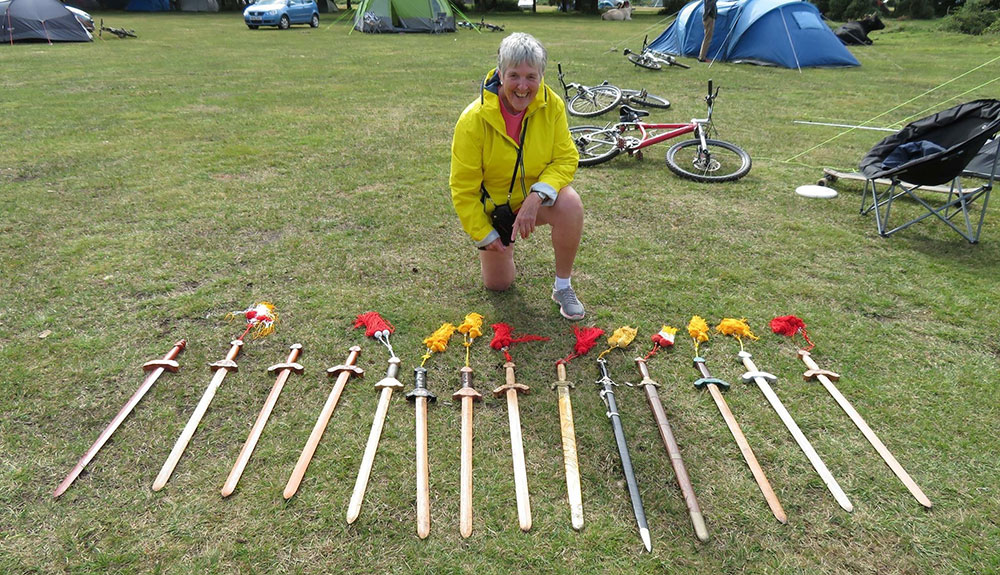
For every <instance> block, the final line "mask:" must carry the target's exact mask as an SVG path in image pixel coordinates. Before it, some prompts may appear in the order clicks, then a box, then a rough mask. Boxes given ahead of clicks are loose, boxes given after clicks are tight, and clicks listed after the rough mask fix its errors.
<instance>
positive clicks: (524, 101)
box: [500, 63, 542, 114]
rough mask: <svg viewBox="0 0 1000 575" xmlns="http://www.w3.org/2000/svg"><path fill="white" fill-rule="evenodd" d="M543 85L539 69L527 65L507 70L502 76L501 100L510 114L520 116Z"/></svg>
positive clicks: (519, 65)
mask: <svg viewBox="0 0 1000 575" xmlns="http://www.w3.org/2000/svg"><path fill="white" fill-rule="evenodd" d="M541 85H542V75H541V74H540V73H539V72H538V69H537V68H535V67H534V66H531V65H530V64H527V63H522V64H518V65H517V66H513V67H510V68H507V69H506V70H504V71H503V74H501V76H500V99H501V100H503V103H504V105H505V106H506V108H507V111H508V112H511V113H514V114H520V113H521V112H523V111H525V110H526V109H527V108H528V105H529V104H531V102H532V101H534V99H535V95H537V94H538V88H539V86H541Z"/></svg>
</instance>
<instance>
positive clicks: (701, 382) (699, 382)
mask: <svg viewBox="0 0 1000 575" xmlns="http://www.w3.org/2000/svg"><path fill="white" fill-rule="evenodd" d="M699 359H700V358H699ZM702 361H704V360H702ZM709 384H714V385H718V386H719V387H721V388H722V389H724V390H728V389H729V383H728V382H725V381H722V380H721V379H719V378H717V377H702V378H699V379H696V380H695V382H694V386H695V387H696V388H698V389H701V388H703V387H705V386H706V385H709Z"/></svg>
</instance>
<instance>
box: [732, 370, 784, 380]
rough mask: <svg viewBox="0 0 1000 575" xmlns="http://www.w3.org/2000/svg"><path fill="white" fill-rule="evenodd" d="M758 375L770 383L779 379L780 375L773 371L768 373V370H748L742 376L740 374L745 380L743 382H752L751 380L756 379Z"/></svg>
mask: <svg viewBox="0 0 1000 575" xmlns="http://www.w3.org/2000/svg"><path fill="white" fill-rule="evenodd" d="M758 377H759V378H762V379H763V380H764V381H766V382H768V383H774V382H776V381H778V376H776V375H774V374H773V373H768V372H766V371H760V370H757V371H748V372H746V373H744V374H743V375H742V376H740V379H741V380H742V381H743V383H750V382H751V381H754V380H755V379H757V378H758Z"/></svg>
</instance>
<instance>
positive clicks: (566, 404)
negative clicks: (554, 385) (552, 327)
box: [559, 364, 583, 531]
mask: <svg viewBox="0 0 1000 575" xmlns="http://www.w3.org/2000/svg"><path fill="white" fill-rule="evenodd" d="M559 367H560V369H561V371H562V373H563V374H565V368H564V367H563V365H562V364H559ZM559 433H560V434H561V435H562V450H563V467H565V469H566V493H567V495H568V497H569V512H570V521H571V522H572V525H573V529H576V530H577V531H579V530H580V529H583V493H582V490H581V488H580V462H579V460H578V458H577V453H576V428H575V426H574V424H573V404H572V402H571V401H570V396H569V389H568V388H567V387H566V386H565V385H561V386H559Z"/></svg>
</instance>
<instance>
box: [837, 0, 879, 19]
mask: <svg viewBox="0 0 1000 575" xmlns="http://www.w3.org/2000/svg"><path fill="white" fill-rule="evenodd" d="M877 11H878V5H876V4H875V1H874V0H851V2H850V4H848V5H847V7H846V8H845V9H844V14H843V16H842V17H840V18H839V20H860V19H861V18H864V17H865V16H867V15H869V14H871V13H873V12H877Z"/></svg>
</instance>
